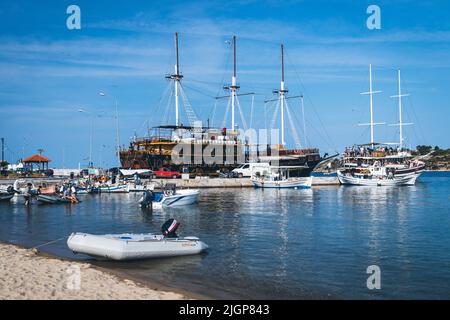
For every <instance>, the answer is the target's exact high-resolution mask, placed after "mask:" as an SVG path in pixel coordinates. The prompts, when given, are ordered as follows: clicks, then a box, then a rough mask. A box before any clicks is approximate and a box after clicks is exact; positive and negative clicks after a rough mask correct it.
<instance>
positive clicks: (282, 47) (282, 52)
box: [278, 45, 288, 146]
mask: <svg viewBox="0 0 450 320" xmlns="http://www.w3.org/2000/svg"><path fill="white" fill-rule="evenodd" d="M278 92H279V93H280V104H281V116H280V118H281V144H282V145H283V146H284V145H285V140H284V105H285V98H286V97H285V93H287V92H288V90H287V89H285V88H284V45H281V83H280V90H279V91H278Z"/></svg>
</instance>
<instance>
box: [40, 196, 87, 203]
mask: <svg viewBox="0 0 450 320" xmlns="http://www.w3.org/2000/svg"><path fill="white" fill-rule="evenodd" d="M36 198H37V200H38V202H39V203H45V204H56V203H77V202H78V200H76V198H67V197H61V196H58V195H55V194H53V195H50V194H39V195H37V196H36Z"/></svg>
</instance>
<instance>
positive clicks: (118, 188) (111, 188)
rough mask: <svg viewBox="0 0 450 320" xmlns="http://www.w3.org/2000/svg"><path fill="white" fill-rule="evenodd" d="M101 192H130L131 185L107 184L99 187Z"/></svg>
mask: <svg viewBox="0 0 450 320" xmlns="http://www.w3.org/2000/svg"><path fill="white" fill-rule="evenodd" d="M97 190H98V192H101V193H128V192H130V187H129V185H127V184H110V185H108V184H105V185H102V186H100V187H98V188H97Z"/></svg>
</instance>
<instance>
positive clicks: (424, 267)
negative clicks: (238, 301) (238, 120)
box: [0, 172, 450, 299]
mask: <svg viewBox="0 0 450 320" xmlns="http://www.w3.org/2000/svg"><path fill="white" fill-rule="evenodd" d="M80 197H81V196H80ZM139 197H140V196H139V195H138V194H132V193H130V194H102V195H85V196H83V197H82V200H83V202H81V203H80V204H77V205H32V206H30V207H25V206H24V205H23V204H21V203H17V204H14V203H0V241H4V242H9V243H14V244H19V245H22V246H26V247H33V246H37V245H40V244H42V243H45V242H48V241H51V240H55V239H58V238H61V237H65V236H68V235H69V234H70V233H71V232H74V231H83V232H89V233H95V234H104V233H116V232H117V233H121V232H136V233H140V232H155V233H156V232H159V230H160V226H161V224H162V223H163V222H164V221H165V220H166V219H168V218H171V217H174V218H177V219H179V220H180V221H181V227H180V230H179V232H178V233H179V235H182V236H188V235H195V236H198V237H200V238H201V239H202V240H203V241H204V242H206V243H207V244H208V245H209V246H210V249H209V251H208V252H207V253H206V254H203V255H198V256H191V257H178V258H166V259H156V260H146V261H134V262H97V261H94V260H91V259H90V258H89V257H86V256H83V255H73V254H72V252H71V251H70V250H69V249H68V248H67V246H66V243H65V241H60V242H56V243H53V244H50V245H48V246H44V247H42V248H41V250H42V251H46V252H48V253H51V254H54V255H58V256H62V257H65V258H70V259H83V260H89V261H90V262H91V263H94V264H97V265H99V266H102V267H106V268H109V269H113V270H114V272H117V273H120V274H124V275H126V276H129V277H132V278H134V279H138V280H140V281H142V282H147V281H148V282H149V283H160V284H163V285H165V286H167V287H173V288H179V289H183V290H187V291H191V292H194V293H198V294H201V295H205V296H209V297H212V298H248V299H256V298H262V299H264V298H267V299H311V298H317V299H450V173H432V172H427V173H424V174H423V175H422V176H421V177H420V179H419V180H418V182H417V184H416V185H415V186H407V187H351V186H326V187H314V188H312V189H311V190H273V189H266V190H262V189H250V188H247V189H209V190H201V195H200V201H199V203H198V204H197V205H193V206H189V207H185V208H181V209H169V210H164V211H154V212H153V213H150V212H148V211H142V210H141V209H140V208H139V206H138V204H137V200H138V199H139ZM371 265H376V266H378V267H379V268H380V281H381V282H380V283H381V289H374V290H369V289H368V288H367V284H366V282H367V278H368V277H369V274H367V273H366V271H367V267H368V266H371Z"/></svg>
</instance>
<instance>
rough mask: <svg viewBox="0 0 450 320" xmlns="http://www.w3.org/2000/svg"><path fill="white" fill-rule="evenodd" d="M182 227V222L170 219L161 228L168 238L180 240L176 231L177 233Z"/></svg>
mask: <svg viewBox="0 0 450 320" xmlns="http://www.w3.org/2000/svg"><path fill="white" fill-rule="evenodd" d="M179 226H180V222H179V221H177V220H175V219H169V220H167V221H166V222H164V224H163V225H162V226H161V231H162V233H163V235H164V236H165V237H167V238H178V236H177V234H176V233H175V231H177V229H178V227H179Z"/></svg>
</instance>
